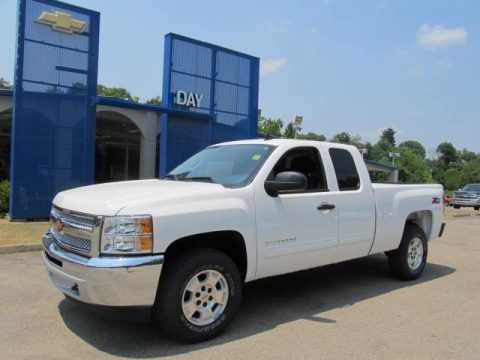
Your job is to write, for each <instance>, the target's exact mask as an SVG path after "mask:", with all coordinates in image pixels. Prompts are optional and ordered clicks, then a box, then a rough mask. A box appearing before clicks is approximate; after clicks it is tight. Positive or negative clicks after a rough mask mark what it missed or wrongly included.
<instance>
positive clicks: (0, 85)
mask: <svg viewBox="0 0 480 360" xmlns="http://www.w3.org/2000/svg"><path fill="white" fill-rule="evenodd" d="M0 89H3V90H13V85H12V84H10V83H9V82H8V81H7V80H5V79H4V78H0Z"/></svg>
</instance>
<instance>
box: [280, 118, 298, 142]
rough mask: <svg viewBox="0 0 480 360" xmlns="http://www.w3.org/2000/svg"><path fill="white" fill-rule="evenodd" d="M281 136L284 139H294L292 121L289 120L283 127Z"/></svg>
mask: <svg viewBox="0 0 480 360" xmlns="http://www.w3.org/2000/svg"><path fill="white" fill-rule="evenodd" d="M300 130H301V129H300ZM300 130H298V131H300ZM283 137H284V138H285V139H294V138H295V125H294V124H293V123H291V122H290V123H288V125H287V126H286V127H285V132H284V133H283Z"/></svg>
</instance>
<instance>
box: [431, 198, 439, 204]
mask: <svg viewBox="0 0 480 360" xmlns="http://www.w3.org/2000/svg"><path fill="white" fill-rule="evenodd" d="M432 204H440V198H439V197H436V196H435V197H433V198H432Z"/></svg>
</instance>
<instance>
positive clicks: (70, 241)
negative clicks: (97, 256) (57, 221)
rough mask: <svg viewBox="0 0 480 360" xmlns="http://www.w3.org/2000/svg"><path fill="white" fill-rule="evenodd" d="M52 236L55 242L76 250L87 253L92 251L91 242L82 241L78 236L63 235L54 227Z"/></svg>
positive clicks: (87, 240)
mask: <svg viewBox="0 0 480 360" xmlns="http://www.w3.org/2000/svg"><path fill="white" fill-rule="evenodd" d="M51 230H52V235H53V237H54V238H55V240H57V242H59V243H61V244H63V245H66V246H69V247H72V248H75V249H78V250H80V251H82V252H87V253H89V252H90V250H91V249H92V241H91V240H89V239H84V238H81V237H78V236H74V235H70V234H65V233H62V232H60V231H58V230H57V229H56V228H55V227H52V229H51Z"/></svg>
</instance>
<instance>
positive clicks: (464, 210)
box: [445, 206, 480, 218]
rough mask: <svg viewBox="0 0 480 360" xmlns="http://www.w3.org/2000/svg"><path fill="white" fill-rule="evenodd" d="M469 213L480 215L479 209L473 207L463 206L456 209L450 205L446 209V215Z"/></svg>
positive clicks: (465, 214)
mask: <svg viewBox="0 0 480 360" xmlns="http://www.w3.org/2000/svg"><path fill="white" fill-rule="evenodd" d="M467 215H470V216H471V215H474V216H475V215H476V216H480V211H479V210H473V208H471V207H462V208H460V209H454V208H453V207H451V206H448V207H447V208H446V209H445V217H447V218H448V217H455V216H467Z"/></svg>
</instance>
